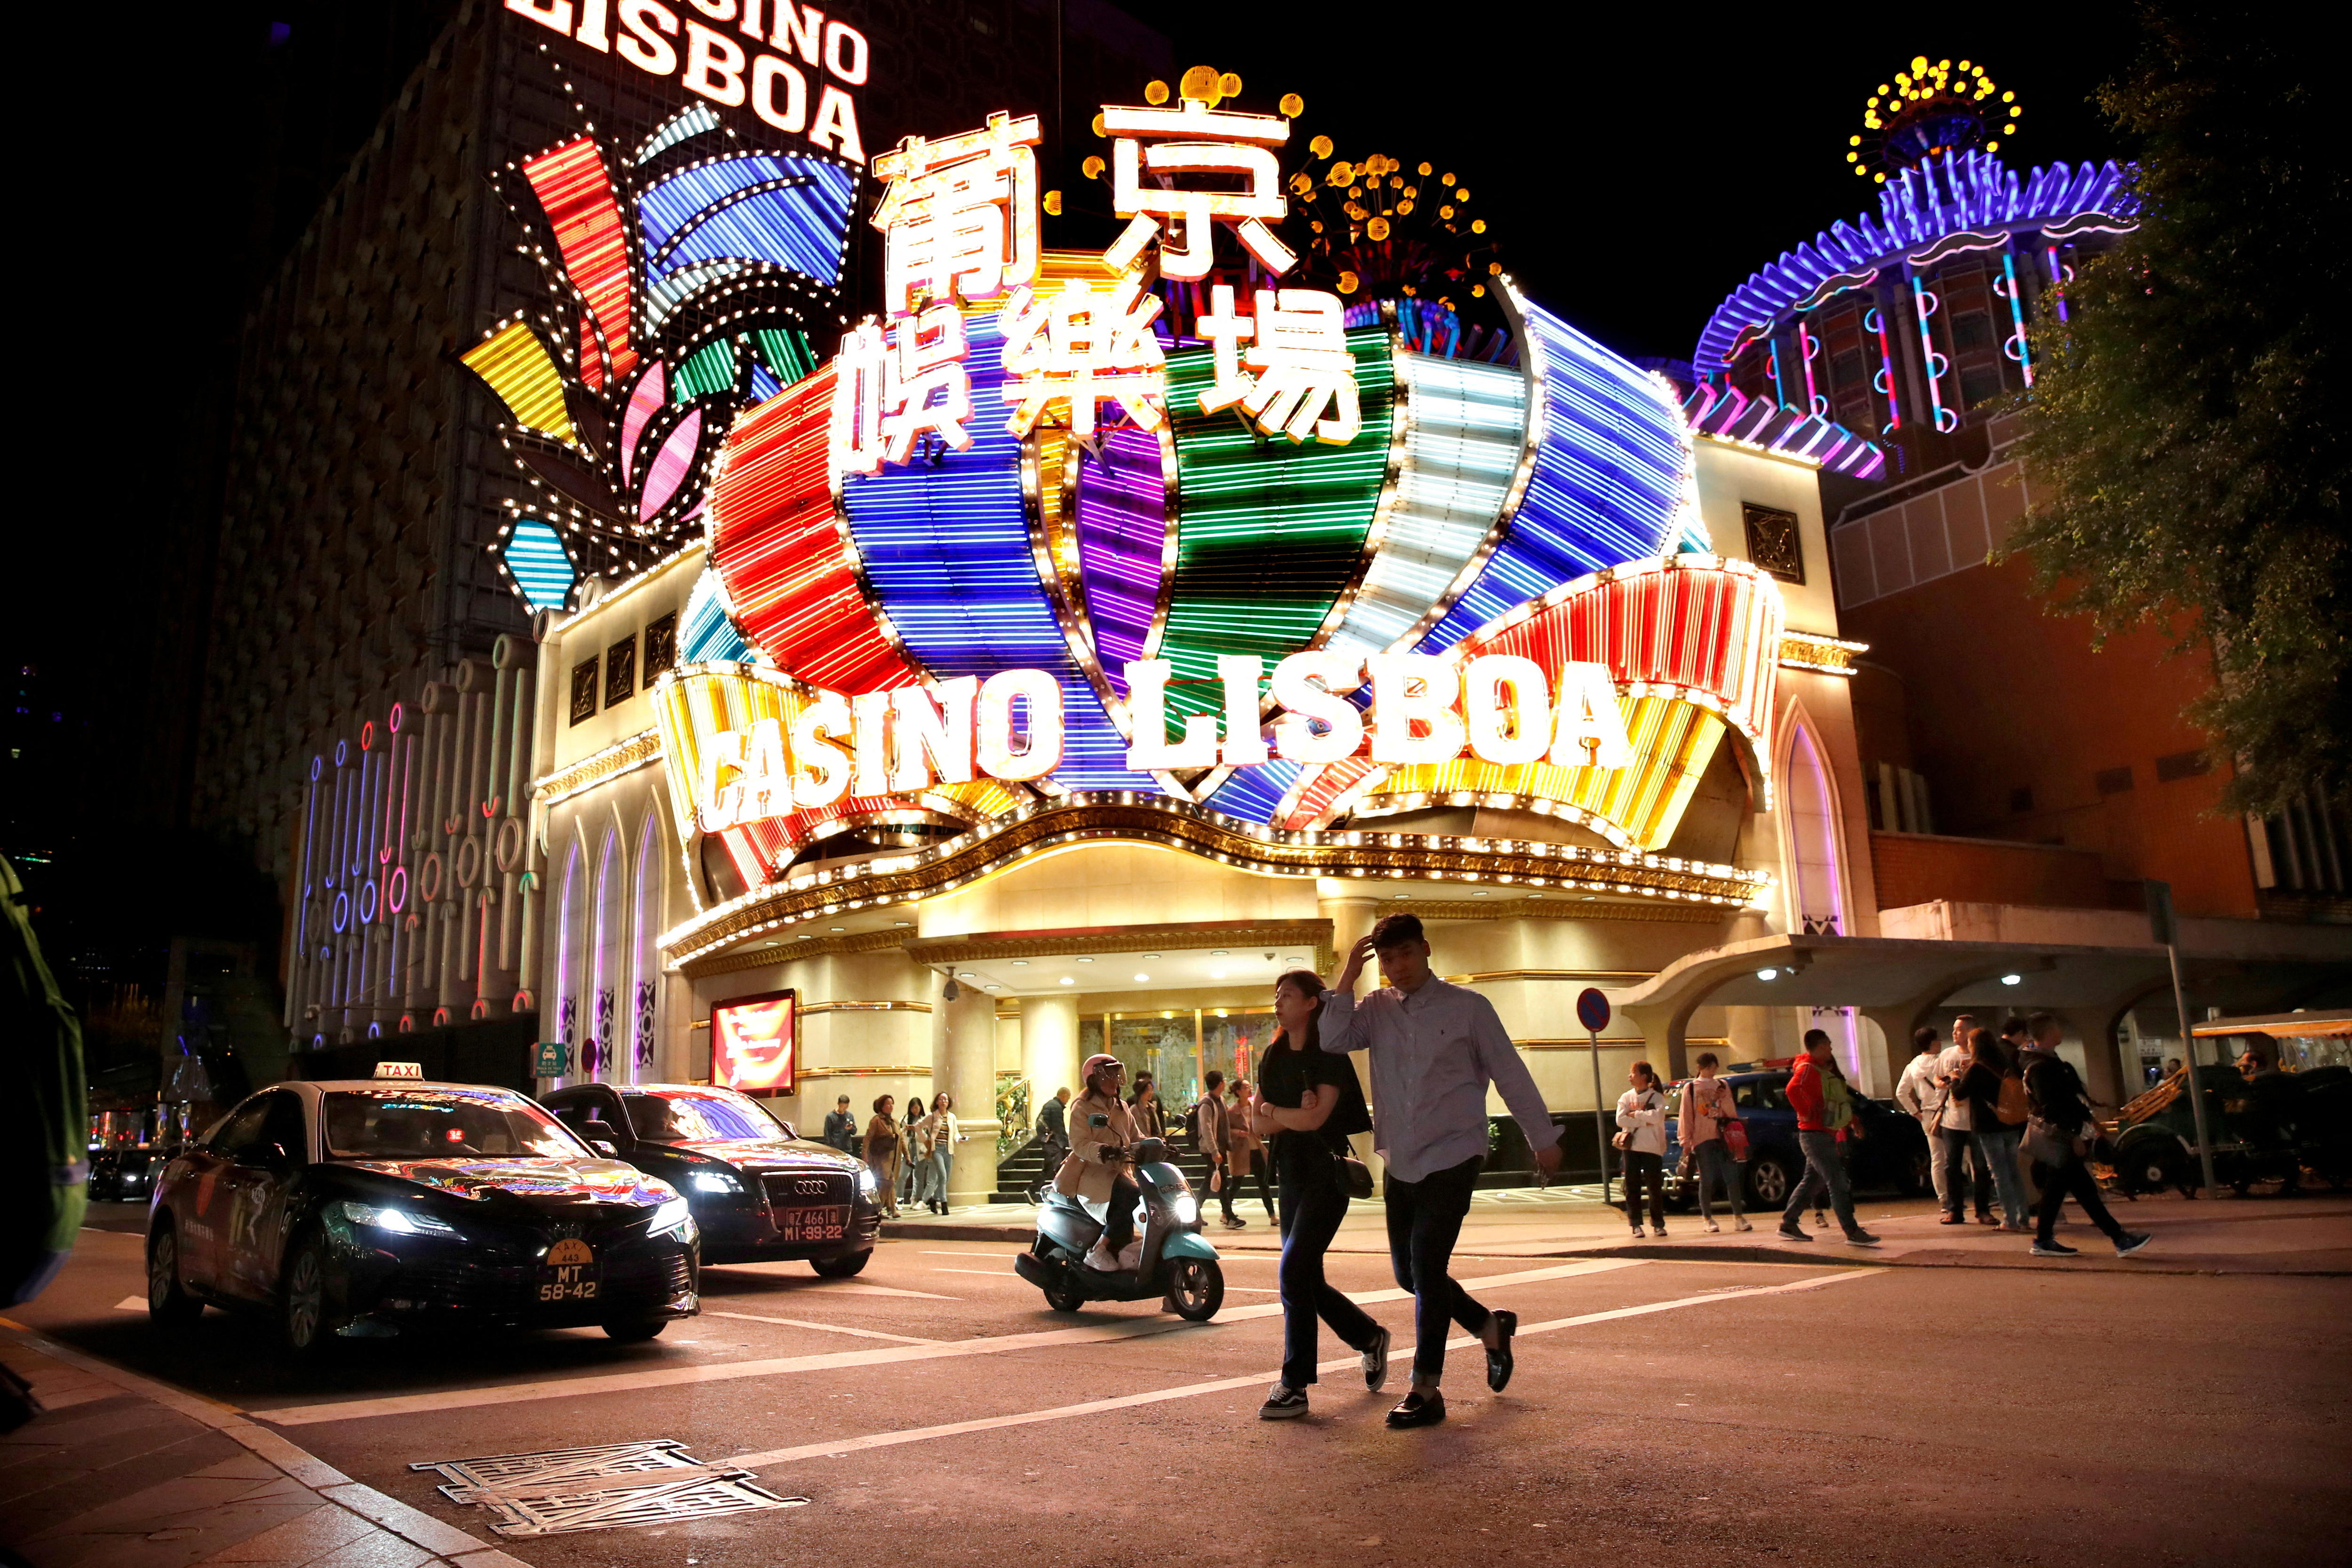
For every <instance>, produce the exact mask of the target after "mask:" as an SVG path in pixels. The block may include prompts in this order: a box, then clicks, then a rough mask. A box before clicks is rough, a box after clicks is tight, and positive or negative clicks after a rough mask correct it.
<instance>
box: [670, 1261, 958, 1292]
mask: <svg viewBox="0 0 2352 1568" xmlns="http://www.w3.org/2000/svg"><path fill="white" fill-rule="evenodd" d="M782 1268H793V1266H792V1265H791V1264H789V1263H714V1264H711V1265H709V1267H708V1268H705V1269H704V1270H703V1272H704V1274H705V1275H709V1273H710V1272H711V1271H712V1270H714V1269H715V1270H717V1271H718V1272H719V1275H720V1277H721V1278H720V1283H722V1284H723V1283H725V1278H724V1277H725V1276H726V1275H729V1274H756V1275H758V1276H760V1277H761V1279H782V1280H785V1281H787V1282H788V1286H787V1288H788V1289H793V1290H815V1291H822V1292H824V1294H825V1295H828V1296H909V1297H912V1298H913V1299H914V1300H918V1301H960V1300H963V1298H962V1297H961V1296H941V1295H938V1294H935V1293H934V1292H932V1291H929V1290H901V1289H897V1288H896V1287H894V1286H889V1285H869V1284H867V1283H866V1281H865V1280H863V1279H819V1278H818V1277H817V1276H815V1275H814V1274H803V1273H801V1272H799V1270H797V1269H794V1270H793V1272H792V1273H790V1274H780V1273H777V1272H775V1270H777V1269H782Z"/></svg>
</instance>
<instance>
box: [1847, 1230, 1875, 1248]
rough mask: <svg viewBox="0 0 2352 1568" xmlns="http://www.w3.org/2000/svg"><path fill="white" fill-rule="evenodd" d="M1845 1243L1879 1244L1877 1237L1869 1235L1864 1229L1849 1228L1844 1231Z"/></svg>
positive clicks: (1864, 1245) (1873, 1245)
mask: <svg viewBox="0 0 2352 1568" xmlns="http://www.w3.org/2000/svg"><path fill="white" fill-rule="evenodd" d="M1845 1244H1846V1245H1847V1246H1848V1247H1876V1246H1878V1245H1880V1243H1879V1240H1878V1237H1874V1236H1873V1235H1871V1234H1870V1232H1868V1231H1866V1230H1850V1231H1848V1232H1846V1237H1845Z"/></svg>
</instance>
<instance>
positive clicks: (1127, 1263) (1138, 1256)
mask: <svg viewBox="0 0 2352 1568" xmlns="http://www.w3.org/2000/svg"><path fill="white" fill-rule="evenodd" d="M1142 1262H1143V1243H1142V1242H1141V1241H1130V1242H1129V1243H1128V1244H1127V1245H1126V1246H1125V1247H1120V1248H1119V1249H1118V1266H1119V1267H1120V1268H1137V1267H1139V1266H1140V1265H1141V1264H1142Z"/></svg>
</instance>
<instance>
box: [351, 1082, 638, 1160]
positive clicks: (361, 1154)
mask: <svg viewBox="0 0 2352 1568" xmlns="http://www.w3.org/2000/svg"><path fill="white" fill-rule="evenodd" d="M325 1098H326V1104H325V1107H324V1110H323V1115H324V1117H325V1121H326V1129H327V1152H328V1153H329V1154H330V1155H331V1156H332V1157H334V1158H336V1159H341V1160H466V1159H494V1160H495V1159H515V1158H518V1157H522V1156H530V1155H540V1156H543V1157H545V1158H547V1159H551V1160H577V1159H582V1158H593V1156H592V1155H590V1153H589V1151H588V1148H587V1146H586V1145H585V1144H583V1143H582V1142H580V1141H579V1140H578V1139H576V1138H574V1137H573V1136H572V1134H571V1133H570V1132H568V1131H565V1130H564V1129H563V1128H562V1126H561V1125H559V1124H558V1123H557V1121H555V1119H554V1118H553V1117H551V1116H550V1115H548V1114H547V1112H545V1111H544V1110H541V1109H540V1108H539V1107H538V1106H536V1105H533V1104H532V1103H531V1102H530V1101H529V1100H525V1099H523V1098H522V1097H521V1096H520V1095H516V1094H509V1093H506V1092H505V1091H503V1090H500V1089H339V1090H337V1091H335V1092H333V1093H331V1094H329V1095H327V1096H326V1097H325Z"/></svg>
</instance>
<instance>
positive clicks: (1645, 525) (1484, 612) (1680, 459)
mask: <svg viewBox="0 0 2352 1568" xmlns="http://www.w3.org/2000/svg"><path fill="white" fill-rule="evenodd" d="M1526 311H1527V324H1528V332H1529V333H1531V334H1532V335H1533V336H1534V337H1535V339H1536V341H1537V344H1538V347H1539V352H1540V353H1541V355H1542V358H1543V366H1544V374H1543V388H1542V396H1543V403H1544V416H1545V428H1544V437H1543V442H1542V444H1541V445H1540V446H1539V447H1538V448H1537V449H1536V460H1535V469H1534V472H1533V473H1532V474H1531V475H1530V476H1529V478H1528V489H1527V494H1526V495H1525V496H1524V497H1522V498H1521V500H1520V501H1519V509H1518V511H1517V514H1515V515H1514V516H1513V518H1512V519H1511V522H1510V526H1509V527H1508V528H1507V530H1506V531H1504V534H1503V538H1502V541H1501V542H1500V543H1498V544H1496V547H1495V552H1494V553H1493V554H1491V555H1489V556H1488V557H1487V558H1486V569H1485V570H1484V571H1482V572H1481V573H1480V574H1479V575H1478V579H1477V581H1476V582H1475V583H1473V584H1471V585H1470V588H1469V591H1468V592H1466V593H1465V594H1464V595H1462V597H1461V599H1460V600H1458V601H1457V602H1456V603H1455V604H1454V608H1453V609H1452V610H1451V611H1450V612H1448V614H1447V615H1446V616H1445V618H1444V620H1442V621H1440V622H1439V623H1438V624H1437V625H1436V626H1434V627H1433V628H1432V629H1431V631H1430V632H1429V633H1428V635H1427V636H1425V637H1423V638H1422V639H1421V641H1420V643H1419V644H1418V645H1417V646H1418V647H1419V648H1420V650H1421V651H1422V652H1424V653H1433V652H1436V651H1437V650H1439V649H1441V648H1444V647H1448V646H1450V645H1452V644H1454V643H1455V642H1458V641H1460V640H1461V639H1462V638H1464V637H1467V636H1469V635H1470V634H1471V633H1472V632H1474V631H1475V630H1477V629H1478V628H1479V627H1480V626H1484V625H1486V623H1487V622H1488V621H1491V620H1493V619H1494V618H1495V617H1496V616H1499V615H1501V614H1503V613H1504V612H1505V611H1506V610H1509V609H1511V608H1513V607H1515V606H1517V605H1523V604H1525V603H1526V602H1527V601H1528V600H1529V599H1534V598H1538V597H1540V596H1542V595H1545V594H1547V593H1549V592H1550V591H1551V590H1552V589H1554V588H1556V587H1558V586H1559V584H1563V583H1570V582H1573V581H1575V580H1576V579H1577V578H1579V577H1581V576H1583V575H1585V574H1587V573H1591V572H1598V571H1600V570H1601V568H1602V567H1604V566H1615V565H1620V564H1622V563H1625V562H1628V561H1641V560H1645V559H1647V558H1648V557H1651V556H1654V555H1662V554H1664V553H1666V552H1668V551H1669V550H1671V549H1672V548H1673V547H1674V544H1675V540H1676V536H1677V532H1678V531H1677V529H1676V527H1675V512H1676V510H1677V509H1678V507H1679V506H1680V504H1681V500H1682V489H1683V470H1684V463H1685V444H1686V443H1687V441H1688V439H1689V436H1688V432H1687V430H1686V428H1685V426H1684V424H1683V421H1682V417H1681V415H1680V414H1679V413H1678V412H1677V411H1676V410H1675V408H1674V407H1673V406H1672V405H1669V404H1668V403H1667V401H1666V400H1665V399H1664V398H1663V397H1661V396H1660V395H1658V391H1657V388H1656V386H1655V384H1654V383H1652V382H1651V381H1650V379H1649V377H1648V374H1647V373H1645V372H1643V371H1642V370H1641V369H1639V368H1638V367H1636V366H1634V365H1633V364H1631V363H1628V362H1626V361H1625V360H1622V359H1621V358H1619V357H1618V356H1617V355H1616V354H1613V353H1610V352H1609V351H1608V350H1607V349H1605V348H1602V347H1601V345H1600V344H1599V343H1596V342H1593V341H1592V340H1591V338H1588V337H1586V336H1585V335H1584V334H1583V333H1582V332H1580V331H1577V330H1576V329H1575V328H1573V327H1571V326H1570V325H1569V324H1568V323H1567V322H1565V321H1561V320H1560V319H1559V317H1557V316H1555V315H1553V314H1551V313H1550V312H1549V311H1548V310H1544V309H1542V308H1541V307H1539V306H1537V305H1533V304H1529V305H1528V306H1527V307H1526Z"/></svg>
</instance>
